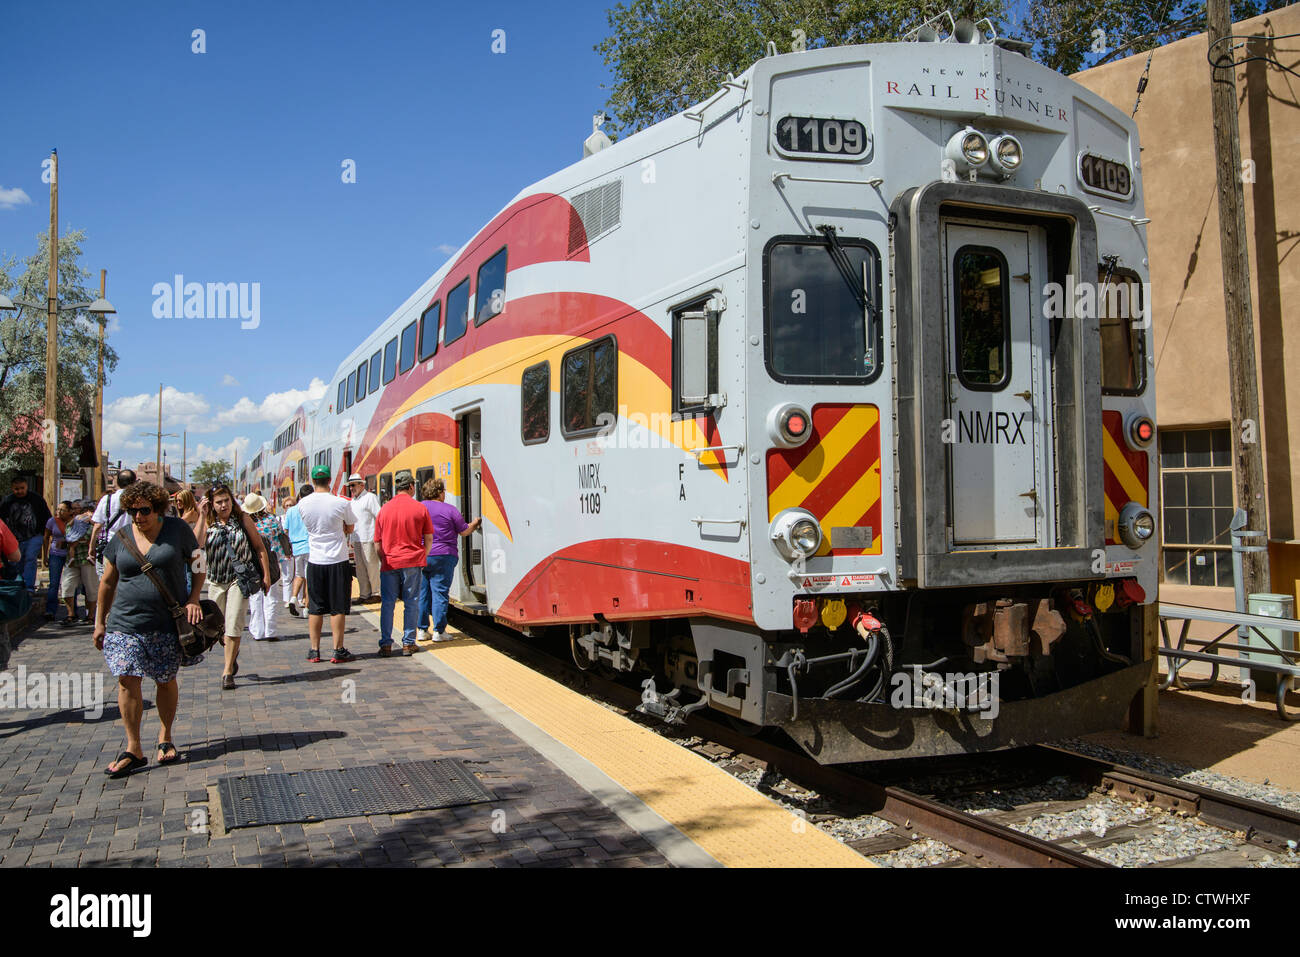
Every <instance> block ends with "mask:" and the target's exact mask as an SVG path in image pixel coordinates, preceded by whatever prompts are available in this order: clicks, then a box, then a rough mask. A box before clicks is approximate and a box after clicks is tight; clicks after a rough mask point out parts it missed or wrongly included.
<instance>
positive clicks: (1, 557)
mask: <svg viewBox="0 0 1300 957" xmlns="http://www.w3.org/2000/svg"><path fill="white" fill-rule="evenodd" d="M420 511H424V506H423V505H421V506H420ZM425 514H426V515H427V514H429V513H428V512H425ZM429 528H430V535H432V529H433V525H432V523H430V525H429ZM22 557H23V553H22V550H21V549H20V548H19V547H18V539H16V538H15V537H14V533H13V532H11V531H9V526H8V525H6V524H5V523H4V522H3V521H0V561H3V562H4V563H6V564H16V563H17V562H19V561H21V560H22ZM420 567H421V568H423V567H424V561H423V559H421V561H420Z"/></svg>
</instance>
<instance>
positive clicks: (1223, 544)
mask: <svg viewBox="0 0 1300 957" xmlns="http://www.w3.org/2000/svg"><path fill="white" fill-rule="evenodd" d="M1160 488H1161V497H1160V498H1161V511H1162V513H1163V523H1162V527H1163V530H1164V535H1163V541H1162V548H1163V555H1164V560H1163V564H1162V566H1161V567H1162V569H1163V572H1164V581H1166V582H1169V583H1170V584H1173V585H1214V586H1218V587H1221V588H1231V587H1232V535H1231V530H1230V527H1229V526H1230V524H1231V522H1232V515H1233V512H1234V511H1235V504H1234V502H1233V497H1232V447H1231V443H1230V441H1229V430H1228V429H1226V428H1212V429H1186V430H1178V431H1175V430H1172V429H1161V430H1160Z"/></svg>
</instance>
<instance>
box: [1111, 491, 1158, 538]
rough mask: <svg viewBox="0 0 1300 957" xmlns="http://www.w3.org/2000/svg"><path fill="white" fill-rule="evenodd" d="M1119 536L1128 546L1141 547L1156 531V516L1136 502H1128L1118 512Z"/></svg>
mask: <svg viewBox="0 0 1300 957" xmlns="http://www.w3.org/2000/svg"><path fill="white" fill-rule="evenodd" d="M1116 524H1117V525H1118V531H1119V537H1120V538H1121V539H1122V540H1123V542H1124V544H1125V545H1127V546H1128V547H1129V548H1141V547H1142V546H1143V545H1145V544H1146V543H1147V542H1149V541H1150V540H1151V539H1152V538H1153V537H1154V536H1155V533H1156V517H1155V516H1154V515H1152V514H1151V512H1150V511H1149V510H1148V509H1146V508H1143V507H1142V506H1141V505H1139V504H1138V503H1137V502H1129V503H1128V504H1127V505H1125V506H1124V508H1123V509H1122V510H1121V511H1120V513H1119V521H1118V522H1117V523H1116Z"/></svg>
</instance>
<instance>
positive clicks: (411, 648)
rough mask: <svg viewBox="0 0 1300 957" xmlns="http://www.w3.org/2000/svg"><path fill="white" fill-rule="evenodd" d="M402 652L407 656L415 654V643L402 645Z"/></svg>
mask: <svg viewBox="0 0 1300 957" xmlns="http://www.w3.org/2000/svg"><path fill="white" fill-rule="evenodd" d="M402 654H404V655H406V657H408V658H409V657H411V655H413V654H415V645H402Z"/></svg>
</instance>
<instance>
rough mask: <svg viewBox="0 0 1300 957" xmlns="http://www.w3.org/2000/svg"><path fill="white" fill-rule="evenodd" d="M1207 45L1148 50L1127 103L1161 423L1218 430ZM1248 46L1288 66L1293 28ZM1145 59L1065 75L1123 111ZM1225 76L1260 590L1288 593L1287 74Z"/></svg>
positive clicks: (1292, 337) (1296, 434)
mask: <svg viewBox="0 0 1300 957" xmlns="http://www.w3.org/2000/svg"><path fill="white" fill-rule="evenodd" d="M1233 33H1234V34H1253V35H1260V36H1281V35H1284V34H1288V33H1300V6H1290V7H1285V8H1283V9H1281V10H1276V11H1273V12H1272V13H1268V14H1265V15H1263V16H1260V17H1255V18H1253V19H1250V20H1245V21H1243V22H1241V23H1238V24H1236V25H1235V26H1234V28H1233ZM1207 49H1208V41H1207V39H1206V36H1205V35H1204V34H1201V35H1199V36H1195V37H1189V38H1187V39H1185V40H1180V41H1178V42H1177V43H1172V44H1169V45H1168V46H1165V47H1162V48H1160V49H1159V50H1157V51H1156V52H1155V56H1154V57H1153V58H1152V62H1151V72H1150V80H1149V83H1148V86H1147V89H1146V92H1145V93H1144V94H1143V96H1142V102H1141V106H1140V107H1139V109H1138V112H1137V123H1138V128H1139V132H1140V135H1141V144H1142V154H1141V155H1142V173H1143V176H1144V180H1145V189H1146V211H1147V215H1148V216H1150V217H1151V223H1150V225H1149V226H1148V227H1146V228H1147V235H1148V239H1149V250H1150V268H1151V282H1152V304H1153V314H1152V323H1153V327H1152V338H1151V348H1152V349H1153V351H1154V354H1155V356H1156V389H1157V394H1156V401H1157V420H1158V422H1159V425H1160V427H1161V429H1162V431H1163V430H1168V429H1182V428H1189V427H1196V426H1209V425H1216V426H1220V427H1223V426H1227V425H1228V424H1229V423H1230V421H1231V417H1232V410H1231V400H1230V396H1229V388H1228V383H1229V379H1228V363H1227V352H1226V349H1227V345H1226V343H1227V330H1226V325H1225V319H1224V299H1223V274H1222V269H1221V259H1220V249H1219V202H1218V187H1217V184H1216V179H1215V153H1214V129H1213V122H1212V119H1211V102H1210V74H1211V69H1210V65H1209V63H1208V62H1207V60H1206V52H1207ZM1251 53H1268V54H1269V55H1271V56H1272V57H1273V58H1274V59H1277V60H1279V61H1281V62H1282V63H1285V64H1286V65H1287V66H1289V67H1293V68H1294V67H1295V65H1296V64H1297V62H1300V37H1297V38H1292V39H1285V40H1278V41H1276V42H1273V41H1268V42H1262V41H1252V42H1251V44H1250V46H1249V47H1247V48H1243V49H1239V50H1237V51H1236V54H1235V55H1236V58H1237V59H1238V60H1240V59H1243V58H1244V57H1245V56H1247V55H1249V54H1251ZM1146 63H1147V54H1145V53H1143V54H1139V55H1136V56H1132V57H1128V58H1127V59H1124V60H1119V61H1117V62H1115V63H1110V64H1107V65H1105V66H1101V67H1097V68H1095V69H1092V70H1087V71H1085V72H1083V73H1080V74H1078V75H1077V76H1075V79H1076V80H1078V81H1079V82H1080V83H1082V84H1083V85H1084V86H1087V87H1088V88H1089V89H1091V90H1093V91H1095V92H1096V93H1098V94H1099V95H1101V96H1103V97H1105V98H1106V99H1107V100H1109V101H1110V102H1111V103H1114V104H1116V105H1117V106H1119V107H1121V108H1122V109H1124V110H1126V111H1131V110H1132V108H1133V102H1134V99H1135V98H1136V95H1137V93H1136V91H1137V85H1138V79H1139V77H1141V75H1142V72H1143V69H1144V68H1145V67H1146ZM1235 74H1236V82H1237V94H1238V102H1239V110H1238V118H1239V123H1240V131H1241V154H1242V159H1243V160H1251V161H1253V176H1254V182H1253V183H1252V182H1249V181H1247V182H1246V183H1245V186H1244V189H1245V201H1246V232H1247V237H1248V240H1249V247H1250V261H1251V277H1252V281H1253V282H1252V288H1251V296H1252V303H1253V308H1254V313H1255V343H1256V350H1257V355H1256V362H1257V371H1258V376H1259V392H1260V405H1261V414H1262V417H1263V423H1262V428H1261V436H1260V438H1261V441H1262V442H1263V443H1264V462H1265V470H1266V479H1267V490H1266V491H1267V497H1268V517H1269V529H1268V531H1269V538H1270V541H1271V543H1272V545H1271V547H1270V555H1271V558H1272V560H1271V571H1272V573H1273V583H1272V587H1273V590H1274V591H1277V592H1283V593H1288V592H1290V593H1294V592H1295V589H1296V588H1297V582H1296V580H1295V576H1296V575H1297V569H1300V561H1298V560H1297V552H1298V551H1300V545H1298V544H1297V543H1296V542H1295V541H1294V540H1295V539H1296V538H1297V537H1300V535H1298V533H1297V516H1296V511H1297V508H1298V507H1300V372H1297V377H1296V378H1295V379H1294V380H1293V379H1291V378H1289V377H1288V375H1287V373H1288V370H1290V369H1297V370H1300V317H1298V315H1297V303H1300V249H1297V247H1298V246H1300V191H1297V190H1295V189H1288V188H1287V175H1286V171H1287V170H1288V169H1291V168H1294V163H1295V157H1296V156H1297V151H1298V150H1300V109H1297V107H1298V106H1300V100H1298V97H1300V81H1297V80H1296V78H1295V77H1294V76H1291V75H1290V74H1288V73H1286V72H1285V71H1283V70H1281V69H1279V68H1278V67H1276V66H1274V65H1272V64H1270V63H1266V62H1263V61H1258V62H1254V63H1249V64H1243V65H1242V66H1240V67H1239V68H1237V69H1236V71H1235ZM1246 179H1247V180H1249V179H1250V175H1249V172H1248V174H1247V176H1246ZM1104 252H1105V250H1102V253H1103V254H1104ZM1177 592H1178V598H1179V600H1183V601H1189V602H1192V603H1194V604H1208V605H1222V604H1223V591H1222V590H1221V589H1209V588H1203V587H1200V588H1198V587H1194V586H1186V587H1183V588H1179V589H1177ZM1163 594H1164V593H1163V592H1162V595H1163ZM1229 594H1230V593H1229Z"/></svg>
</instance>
